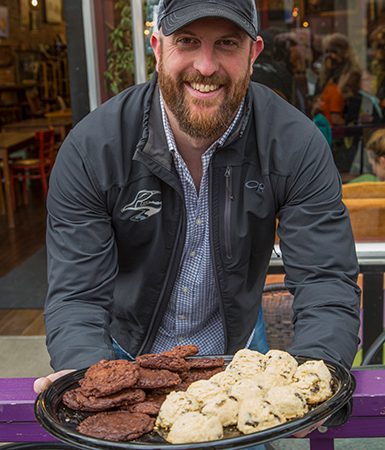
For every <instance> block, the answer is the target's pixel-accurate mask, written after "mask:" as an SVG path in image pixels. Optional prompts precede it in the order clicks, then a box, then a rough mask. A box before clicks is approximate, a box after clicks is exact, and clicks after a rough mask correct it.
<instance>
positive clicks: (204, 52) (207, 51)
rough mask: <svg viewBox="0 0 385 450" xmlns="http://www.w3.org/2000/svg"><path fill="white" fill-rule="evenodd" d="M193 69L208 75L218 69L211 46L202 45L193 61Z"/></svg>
mask: <svg viewBox="0 0 385 450" xmlns="http://www.w3.org/2000/svg"><path fill="white" fill-rule="evenodd" d="M194 69H196V70H197V71H198V72H199V73H200V74H201V75H203V76H205V77H209V76H211V75H213V74H214V73H215V72H216V71H217V70H218V61H217V57H216V55H215V50H214V48H213V47H212V46H209V45H202V46H201V48H200V49H199V52H198V54H197V56H196V58H195V61H194Z"/></svg>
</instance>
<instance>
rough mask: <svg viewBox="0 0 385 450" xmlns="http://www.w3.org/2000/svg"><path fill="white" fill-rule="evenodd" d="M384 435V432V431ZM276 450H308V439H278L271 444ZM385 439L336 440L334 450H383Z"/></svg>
mask: <svg viewBox="0 0 385 450" xmlns="http://www.w3.org/2000/svg"><path fill="white" fill-rule="evenodd" d="M384 435H385V430H384ZM272 446H273V447H274V448H275V449H276V450H310V445H309V439H280V440H278V441H274V442H272ZM384 449H385V438H378V439H377V438H376V439H336V440H335V441H334V450H384Z"/></svg>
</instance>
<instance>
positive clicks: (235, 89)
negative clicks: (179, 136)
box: [158, 57, 250, 139]
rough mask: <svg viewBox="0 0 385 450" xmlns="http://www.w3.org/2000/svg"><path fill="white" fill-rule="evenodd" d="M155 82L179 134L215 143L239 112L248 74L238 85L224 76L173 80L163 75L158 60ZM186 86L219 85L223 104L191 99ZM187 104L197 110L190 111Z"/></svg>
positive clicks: (182, 76)
mask: <svg viewBox="0 0 385 450" xmlns="http://www.w3.org/2000/svg"><path fill="white" fill-rule="evenodd" d="M158 82H159V86H160V90H161V92H162V95H163V99H164V101H165V103H166V105H167V107H168V108H169V110H170V111H171V113H172V114H173V115H174V117H175V119H176V120H177V122H178V125H179V128H180V129H181V131H183V132H184V133H186V134H187V135H188V136H190V137H192V138H196V139H216V138H219V137H220V136H222V134H223V133H224V132H225V131H226V130H227V129H228V127H229V126H230V124H231V121H232V120H233V118H234V116H235V114H236V112H237V111H238V109H239V106H240V104H241V101H242V99H243V98H244V96H245V94H246V91H247V88H248V86H249V82H250V74H249V72H248V71H246V72H245V74H244V75H243V76H242V77H241V78H240V79H239V80H238V81H237V82H232V81H231V79H230V77H228V76H227V75H225V76H220V75H213V76H210V77H206V76H202V75H200V74H199V73H197V72H195V73H188V72H187V71H184V72H181V73H180V74H179V75H178V76H177V77H176V79H175V78H173V77H172V76H171V75H169V74H168V73H166V71H165V69H164V67H163V63H162V57H161V58H160V61H159V65H158ZM185 83H189V84H190V83H200V84H215V85H220V86H221V87H222V89H223V90H224V95H223V96H222V98H223V100H222V101H219V100H218V98H215V99H207V100H204V99H196V98H192V97H191V96H190V95H189V93H188V92H186V88H185V86H184V85H185ZM189 97H190V98H189ZM190 103H191V104H192V106H195V107H196V108H193V107H191V106H190ZM215 106H216V109H215V112H213V108H214V107H215ZM209 109H210V110H211V111H210V110H209Z"/></svg>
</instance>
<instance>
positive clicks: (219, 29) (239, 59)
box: [152, 18, 263, 138]
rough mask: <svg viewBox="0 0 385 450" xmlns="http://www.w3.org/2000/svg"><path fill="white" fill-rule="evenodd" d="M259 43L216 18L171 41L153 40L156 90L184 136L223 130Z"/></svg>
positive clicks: (213, 134) (190, 27) (186, 29)
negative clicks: (158, 89)
mask: <svg viewBox="0 0 385 450" xmlns="http://www.w3.org/2000/svg"><path fill="white" fill-rule="evenodd" d="M257 43H258V44H257ZM257 43H254V42H253V41H252V40H251V39H250V38H249V37H248V36H247V34H246V33H244V32H243V31H242V30H241V29H240V28H238V27H237V26H236V25H234V24H233V23H232V22H230V21H228V20H225V19H219V18H205V19H201V20H197V21H195V22H193V23H191V24H189V25H187V26H186V27H184V28H182V29H181V30H178V31H177V32H175V33H174V34H173V35H171V36H163V35H159V34H157V35H154V36H153V38H152V46H153V49H154V52H155V56H156V59H157V70H158V76H159V86H160V89H161V92H162V95H163V98H164V101H165V103H166V106H167V108H168V110H169V111H170V112H171V114H172V115H173V116H174V119H175V120H176V121H177V123H178V125H179V128H180V129H181V130H182V131H183V132H185V133H187V134H188V135H189V136H191V137H193V138H216V137H218V136H220V135H221V134H222V133H223V132H224V131H225V130H226V129H227V127H228V126H229V125H230V123H231V120H232V119H233V117H234V116H235V114H236V112H237V110H238V108H239V105H240V102H241V100H242V98H243V97H244V95H245V93H246V90H247V87H248V85H249V79H250V74H251V72H252V64H253V62H254V60H255V58H256V56H257V55H258V54H259V53H260V52H261V51H262V48H263V43H262V40H258V41H257Z"/></svg>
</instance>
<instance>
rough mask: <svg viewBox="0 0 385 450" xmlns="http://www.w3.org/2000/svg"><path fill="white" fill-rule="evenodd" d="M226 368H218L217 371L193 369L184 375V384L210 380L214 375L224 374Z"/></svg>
mask: <svg viewBox="0 0 385 450" xmlns="http://www.w3.org/2000/svg"><path fill="white" fill-rule="evenodd" d="M223 370H224V367H217V368H215V369H192V370H190V371H189V372H186V373H185V374H183V382H184V383H192V382H193V381H198V380H208V379H209V378H211V377H212V376H213V375H215V374H217V373H219V372H223Z"/></svg>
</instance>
